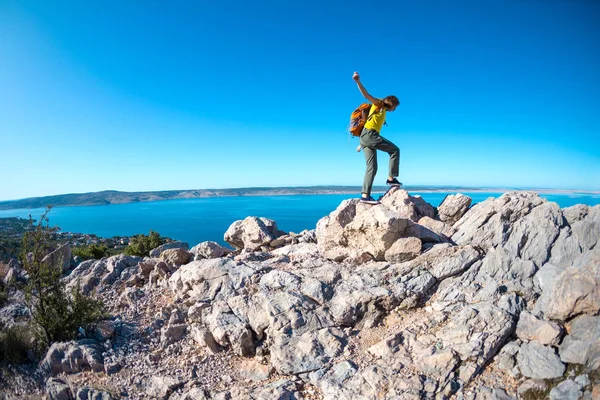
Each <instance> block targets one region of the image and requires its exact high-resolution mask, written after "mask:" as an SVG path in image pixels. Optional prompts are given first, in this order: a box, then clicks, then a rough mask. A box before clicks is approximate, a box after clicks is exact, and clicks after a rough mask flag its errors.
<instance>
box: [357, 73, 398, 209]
mask: <svg viewBox="0 0 600 400" xmlns="http://www.w3.org/2000/svg"><path fill="white" fill-rule="evenodd" d="M352 79H354V81H355V82H356V84H357V85H358V90H360V93H362V95H363V96H364V97H365V99H367V100H368V101H369V102H371V103H372V104H373V105H372V106H371V109H370V110H369V118H368V119H367V122H366V123H365V127H364V128H363V130H362V133H361V134H360V147H362V149H363V152H364V153H365V160H366V161H367V171H366V172H365V180H364V182H363V187H362V195H361V198H360V201H362V202H363V203H368V204H378V203H379V201H377V200H375V199H374V198H373V197H371V189H372V188H373V180H374V179H375V175H376V174H377V150H381V151H385V152H386V153H388V154H389V155H390V167H389V175H388V179H387V181H386V182H385V183H386V185H390V186H401V185H402V183H400V182H398V179H396V177H397V176H398V175H399V173H398V170H399V167H400V149H398V146H396V145H395V144H394V143H392V142H390V141H389V140H387V139H385V138H384V137H382V136H381V135H380V134H379V133H380V132H381V128H382V127H383V124H384V123H385V115H386V113H387V112H388V111H394V110H395V109H396V107H398V105H399V104H400V101H399V100H398V98H397V97H396V96H387V97H385V98H384V99H378V98H376V97H373V96H371V95H370V94H369V93H368V92H367V90H366V89H365V87H364V86H363V85H362V83H361V82H360V76H359V75H358V72H355V73H354V75H352ZM358 150H359V151H360V148H359V149H358Z"/></svg>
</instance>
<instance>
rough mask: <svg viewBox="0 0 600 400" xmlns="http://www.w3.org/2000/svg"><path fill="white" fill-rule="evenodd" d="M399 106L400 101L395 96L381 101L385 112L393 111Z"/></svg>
mask: <svg viewBox="0 0 600 400" xmlns="http://www.w3.org/2000/svg"><path fill="white" fill-rule="evenodd" d="M399 105H400V100H398V98H397V97H396V96H387V97H385V98H384V99H383V106H384V107H385V109H386V110H387V111H394V110H395V109H396V107H398V106H399Z"/></svg>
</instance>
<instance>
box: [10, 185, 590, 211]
mask: <svg viewBox="0 0 600 400" xmlns="http://www.w3.org/2000/svg"><path fill="white" fill-rule="evenodd" d="M386 189H387V187H383V186H380V187H375V188H374V189H373V190H374V191H378V192H381V191H385V190H386ZM404 189H406V190H408V191H419V192H459V191H461V192H506V191H511V190H528V191H534V192H537V193H581V194H599V193H600V192H599V191H589V190H578V191H574V190H556V189H534V188H474V187H460V186H444V187H442V186H439V187H438V186H435V187H432V186H405V187H404ZM358 193H360V187H358V186H303V187H250V188H231V189H198V190H163V191H155V192H120V191H117V190H105V191H101V192H93V193H71V194H60V195H54V196H44V197H31V198H27V199H20V200H7V201H0V210H14V209H23V208H25V209H29V208H43V207H46V206H47V205H50V204H51V205H53V206H54V207H69V206H93V205H105V204H124V203H140V202H148V201H160V200H174V199H195V198H206V197H226V196H228V197H232V196H286V195H309V194H357V195H358Z"/></svg>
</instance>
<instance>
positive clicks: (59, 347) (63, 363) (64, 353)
mask: <svg viewBox="0 0 600 400" xmlns="http://www.w3.org/2000/svg"><path fill="white" fill-rule="evenodd" d="M41 367H42V369H43V370H45V371H47V372H48V373H50V375H52V376H54V375H58V374H60V373H63V372H64V373H66V374H75V373H77V372H80V371H85V370H92V371H94V372H103V371H104V360H103V358H102V347H101V346H100V345H98V343H96V341H94V340H89V339H84V340H79V341H71V342H55V343H53V344H52V346H50V349H48V352H47V353H46V356H45V357H44V359H43V360H42V361H41Z"/></svg>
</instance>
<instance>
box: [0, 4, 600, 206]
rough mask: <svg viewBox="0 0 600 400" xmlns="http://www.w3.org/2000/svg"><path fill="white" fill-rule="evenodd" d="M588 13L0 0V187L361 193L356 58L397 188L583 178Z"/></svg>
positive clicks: (589, 110) (590, 36)
mask: <svg viewBox="0 0 600 400" xmlns="http://www.w3.org/2000/svg"><path fill="white" fill-rule="evenodd" d="M369 4H370V5H369ZM599 20H600V2H598V1H583V0H582V1H577V0H572V1H566V0H565V1H560V0H555V1H550V0H548V1H541V0H540V1H469V2H467V1H452V2H448V1H419V2H415V1H398V2H396V1H388V2H380V3H369V2H364V1H360V2H349V1H343V2H342V1H339V2H338V1H308V2H307V1H302V2H299V1H291V2H286V1H281V0H278V1H268V2H267V1H254V2H249V1H170V2H165V1H127V0H123V1H108V0H107V1H43V0H39V1H27V0H24V1H10V0H0V143H1V144H0V171H2V173H1V174H0V199H16V198H23V197H31V196H42V195H50V194H60V193H79V192H88V191H99V190H107V189H114V190H123V191H142V190H167V189H202V188H226V187H248V186H296V185H329V184H333V185H356V186H360V185H361V183H362V179H363V174H364V158H363V155H362V154H359V153H356V152H355V151H354V148H355V147H356V146H357V144H358V140H357V139H354V140H349V138H348V135H347V132H346V127H347V124H348V119H349V114H350V112H351V111H352V109H353V108H354V107H356V106H357V105H358V104H360V103H361V102H362V101H363V98H362V96H361V95H360V93H359V91H358V90H357V88H356V85H355V83H354V82H353V81H352V79H351V76H352V73H353V72H354V71H355V70H356V71H359V72H360V74H361V77H362V80H363V83H364V85H365V86H366V88H367V89H368V90H369V92H371V94H373V95H374V96H378V97H383V96H386V95H389V94H395V95H397V96H398V97H399V98H400V101H401V105H400V107H399V108H398V109H397V111H395V112H393V113H390V114H388V124H389V126H387V127H384V129H383V131H382V135H383V136H385V137H386V138H388V139H390V140H391V141H393V142H394V143H396V144H397V145H398V146H399V147H400V149H401V165H400V180H401V181H402V182H404V184H405V185H469V186H488V187H489V186H496V187H507V186H508V187H543V188H566V189H595V190H598V189H600V96H599V94H600V73H599V71H600V44H599V43H600V24H598V21H599ZM387 158H388V157H387V154H384V153H380V154H379V165H380V167H379V174H378V176H377V178H376V181H375V183H376V184H383V183H384V180H385V177H386V175H387Z"/></svg>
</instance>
